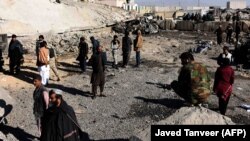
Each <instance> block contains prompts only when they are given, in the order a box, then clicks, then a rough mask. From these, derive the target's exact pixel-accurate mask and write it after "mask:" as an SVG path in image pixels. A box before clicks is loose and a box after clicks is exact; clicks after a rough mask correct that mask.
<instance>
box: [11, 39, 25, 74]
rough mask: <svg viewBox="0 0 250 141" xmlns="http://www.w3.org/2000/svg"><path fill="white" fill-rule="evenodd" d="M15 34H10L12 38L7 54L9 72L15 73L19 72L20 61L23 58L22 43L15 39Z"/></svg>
mask: <svg viewBox="0 0 250 141" xmlns="http://www.w3.org/2000/svg"><path fill="white" fill-rule="evenodd" d="M16 37H17V36H16V35H12V39H11V41H10V44H9V54H8V57H9V58H10V74H14V71H16V74H18V73H19V72H20V66H21V62H22V60H23V45H22V44H21V43H20V42H19V41H18V40H17V39H16Z"/></svg>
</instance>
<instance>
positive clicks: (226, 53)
mask: <svg viewBox="0 0 250 141" xmlns="http://www.w3.org/2000/svg"><path fill="white" fill-rule="evenodd" d="M224 58H227V59H229V64H231V63H232V61H233V59H232V54H231V53H230V52H229V47H228V46H224V48H223V53H221V54H220V55H219V57H218V60H217V64H218V65H222V60H223V59H224Z"/></svg>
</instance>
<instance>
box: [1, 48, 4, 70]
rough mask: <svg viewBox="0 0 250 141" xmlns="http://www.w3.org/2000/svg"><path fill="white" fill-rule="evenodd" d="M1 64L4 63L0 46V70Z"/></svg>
mask: <svg viewBox="0 0 250 141" xmlns="http://www.w3.org/2000/svg"><path fill="white" fill-rule="evenodd" d="M3 65H4V60H3V53H2V49H1V48H0V72H1V71H3Z"/></svg>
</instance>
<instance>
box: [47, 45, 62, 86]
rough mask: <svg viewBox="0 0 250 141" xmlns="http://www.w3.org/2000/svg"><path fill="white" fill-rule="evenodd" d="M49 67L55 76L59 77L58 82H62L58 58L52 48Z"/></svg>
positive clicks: (50, 49)
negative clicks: (58, 68)
mask: <svg viewBox="0 0 250 141" xmlns="http://www.w3.org/2000/svg"><path fill="white" fill-rule="evenodd" d="M49 58H50V59H49V67H50V68H51V69H52V71H53V72H54V74H55V75H56V77H57V81H60V80H61V79H60V76H59V73H58V70H57V56H56V51H55V49H53V48H52V47H51V48H49Z"/></svg>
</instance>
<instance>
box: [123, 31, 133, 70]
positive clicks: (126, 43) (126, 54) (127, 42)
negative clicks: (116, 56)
mask: <svg viewBox="0 0 250 141" xmlns="http://www.w3.org/2000/svg"><path fill="white" fill-rule="evenodd" d="M132 44H133V42H132V40H131V38H130V37H129V32H128V31H126V32H125V36H124V37H123V38H122V56H123V65H122V67H124V68H126V67H127V65H128V62H129V59H130V54H131V45H132Z"/></svg>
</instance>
